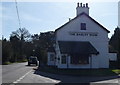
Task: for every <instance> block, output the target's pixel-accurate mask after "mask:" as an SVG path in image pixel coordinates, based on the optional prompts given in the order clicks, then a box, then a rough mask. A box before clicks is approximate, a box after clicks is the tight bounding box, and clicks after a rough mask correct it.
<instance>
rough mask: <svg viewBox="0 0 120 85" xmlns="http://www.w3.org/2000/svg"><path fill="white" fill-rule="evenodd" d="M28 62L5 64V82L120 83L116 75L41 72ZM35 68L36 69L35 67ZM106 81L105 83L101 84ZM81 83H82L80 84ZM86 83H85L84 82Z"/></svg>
mask: <svg viewBox="0 0 120 85" xmlns="http://www.w3.org/2000/svg"><path fill="white" fill-rule="evenodd" d="M26 65H27V63H18V64H12V65H5V66H4V65H3V69H2V70H3V72H2V74H3V76H2V79H3V83H14V84H17V83H29V84H30V83H32V84H33V83H35V85H36V84H37V83H38V84H39V83H43V84H44V83H47V84H52V85H55V84H61V83H90V85H119V84H118V83H120V82H119V81H120V79H119V78H118V77H116V76H111V77H82V76H67V75H57V74H51V73H45V72H41V71H39V70H35V68H37V67H36V66H26ZM33 68H34V69H33ZM101 83H104V84H101ZM80 85H81V84H80ZM83 85H84V84H83Z"/></svg>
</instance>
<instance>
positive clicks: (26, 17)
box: [0, 0, 118, 39]
mask: <svg viewBox="0 0 120 85" xmlns="http://www.w3.org/2000/svg"><path fill="white" fill-rule="evenodd" d="M87 1H88V0H87ZM79 2H80V3H81V1H79ZM82 2H83V3H87V2H85V1H84V0H82ZM88 5H89V7H90V10H89V15H90V16H91V17H92V18H94V19H95V20H96V21H98V22H99V23H100V24H101V25H103V26H104V27H105V28H107V29H108V30H109V31H110V33H109V35H108V36H109V38H110V37H111V35H112V34H113V33H114V29H115V28H116V27H117V26H118V1H117V0H116V1H114V0H113V1H107V2H103V1H100V2H96V1H93V2H88ZM17 6H18V11H19V17H20V21H21V27H22V28H26V29H27V30H28V31H29V32H30V33H31V34H39V33H40V32H47V31H54V30H55V29H57V28H58V27H60V26H61V25H63V24H65V23H66V22H68V21H69V18H74V17H75V16H76V6H77V2H76V1H75V2H68V1H63V2H55V1H50V2H47V1H46V2H43V1H41V2H33V1H32V2H17ZM0 20H2V22H1V23H0V24H2V29H1V30H0V35H1V36H2V35H3V36H4V37H5V38H7V39H9V37H10V34H11V33H12V32H13V31H16V30H17V29H19V28H20V26H19V22H18V17H17V12H16V4H15V2H14V1H11V2H8V1H5V2H1V3H0Z"/></svg>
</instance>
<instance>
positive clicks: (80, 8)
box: [76, 3, 89, 15]
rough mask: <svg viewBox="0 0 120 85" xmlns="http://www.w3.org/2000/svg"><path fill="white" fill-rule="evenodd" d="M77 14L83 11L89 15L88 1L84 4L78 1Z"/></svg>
mask: <svg viewBox="0 0 120 85" xmlns="http://www.w3.org/2000/svg"><path fill="white" fill-rule="evenodd" d="M76 12H77V13H76V14H77V15H79V14H81V13H83V12H84V13H86V14H88V15H89V7H88V3H86V4H82V3H77V8H76Z"/></svg>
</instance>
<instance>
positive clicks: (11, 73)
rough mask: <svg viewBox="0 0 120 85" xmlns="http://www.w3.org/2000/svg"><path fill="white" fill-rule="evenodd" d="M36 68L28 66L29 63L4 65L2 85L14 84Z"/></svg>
mask: <svg viewBox="0 0 120 85" xmlns="http://www.w3.org/2000/svg"><path fill="white" fill-rule="evenodd" d="M35 67H36V66H27V62H26V63H14V64H10V65H2V83H13V82H14V81H16V80H17V79H19V78H20V77H21V76H23V75H25V74H26V73H27V72H29V71H30V70H32V69H33V68H35Z"/></svg>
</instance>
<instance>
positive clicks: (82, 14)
mask: <svg viewBox="0 0 120 85" xmlns="http://www.w3.org/2000/svg"><path fill="white" fill-rule="evenodd" d="M82 15H85V16H86V17H88V18H89V19H91V20H92V21H93V22H95V23H96V24H97V25H99V26H100V27H101V28H102V29H104V30H105V31H107V32H108V33H110V31H109V30H107V29H106V28H105V27H103V26H102V25H101V24H100V23H98V22H97V21H96V20H94V19H93V18H92V17H90V16H89V15H87V14H86V13H84V12H83V13H81V14H79V15H78V16H76V17H75V18H73V19H71V20H70V21H69V22H67V23H65V24H64V25H62V26H61V27H59V28H57V29H56V30H55V32H57V31H58V30H59V29H61V28H62V27H64V26H66V25H67V24H69V23H70V22H72V21H74V20H75V19H77V18H78V17H80V16H82Z"/></svg>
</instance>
